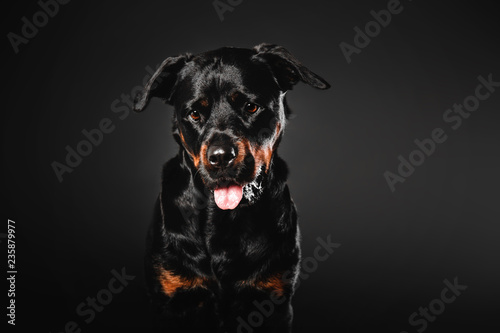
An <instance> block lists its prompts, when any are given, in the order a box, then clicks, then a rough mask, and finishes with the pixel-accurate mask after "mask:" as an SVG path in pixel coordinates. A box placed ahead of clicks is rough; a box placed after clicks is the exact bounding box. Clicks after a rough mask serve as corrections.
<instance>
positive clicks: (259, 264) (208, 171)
mask: <svg viewBox="0 0 500 333" xmlns="http://www.w3.org/2000/svg"><path fill="white" fill-rule="evenodd" d="M298 81H303V82H305V83H308V84H309V85H311V86H313V87H315V88H319V89H327V88H328V87H329V85H328V83H327V82H326V81H325V80H323V79H322V78H321V77H319V76H318V75H316V74H314V73H313V72H311V71H310V70H309V69H307V68H306V67H304V66H303V65H302V64H301V63H300V62H299V61H298V60H297V59H296V58H295V57H294V56H292V55H291V54H290V53H289V52H288V51H287V50H285V49H284V48H283V47H280V46H276V45H269V44H261V45H258V46H256V47H255V48H253V49H240V48H221V49H218V50H215V51H210V52H206V53H202V54H199V55H194V56H193V55H190V54H185V55H181V56H178V57H172V58H167V59H166V60H165V61H164V62H163V63H162V65H161V67H160V68H159V69H158V70H157V72H156V73H155V74H154V75H153V77H152V78H151V80H150V81H149V82H148V84H147V85H146V87H145V88H144V90H143V91H142V92H141V93H139V94H138V96H136V100H135V107H134V108H135V110H136V111H142V110H143V109H144V108H145V107H146V105H147V104H148V101H149V99H150V98H151V97H159V98H161V99H163V100H164V101H165V102H166V103H168V104H171V105H173V106H174V107H175V113H174V117H173V124H174V127H173V128H174V137H175V139H176V141H177V142H178V143H179V146H180V150H179V153H178V155H177V156H176V157H174V158H173V159H172V160H170V161H169V162H168V163H166V165H165V166H164V169H163V181H162V191H161V193H160V196H159V199H158V203H157V207H156V218H155V221H154V223H153V224H152V227H151V229H150V234H149V239H148V253H147V258H146V273H147V279H148V280H149V281H148V282H149V287H150V293H151V296H152V298H153V300H154V302H155V303H156V304H157V305H158V309H159V312H160V313H161V315H162V318H163V319H162V320H163V322H164V323H165V325H166V326H167V327H168V328H170V329H172V328H174V327H178V328H180V329H181V330H182V331H183V332H185V331H187V330H188V329H189V328H198V330H197V331H198V332H204V331H214V332H236V331H237V332H250V331H265V332H271V331H272V332H289V331H290V326H291V319H292V309H291V305H290V302H291V297H292V294H293V291H294V284H295V281H296V277H297V273H298V269H299V261H300V248H299V230H298V228H297V214H296V210H295V206H294V203H293V201H292V199H291V198H290V193H289V190H288V186H287V185H286V180H287V173H288V171H287V167H286V165H285V162H284V161H283V160H282V159H281V158H279V157H278V154H277V147H278V144H279V142H280V140H281V136H282V134H283V130H284V129H285V124H286V119H287V116H288V115H289V114H290V110H289V108H288V106H287V103H286V100H285V93H286V92H287V91H288V90H290V89H292V87H293V86H294V85H295V84H296V83H297V82H298ZM171 331H172V330H170V332H171Z"/></svg>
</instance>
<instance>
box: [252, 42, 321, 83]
mask: <svg viewBox="0 0 500 333" xmlns="http://www.w3.org/2000/svg"><path fill="white" fill-rule="evenodd" d="M254 50H255V51H256V52H257V54H256V55H255V57H257V58H260V59H263V60H264V61H265V62H266V63H267V64H268V65H269V66H270V68H271V71H272V72H273V74H274V76H275V77H276V80H277V81H278V84H279V85H280V88H281V89H282V90H283V91H287V90H290V89H292V88H293V86H294V85H295V84H297V82H299V81H302V82H305V83H307V84H309V85H311V86H313V87H314V88H318V89H328V88H330V85H329V84H328V82H326V81H325V79H323V78H322V77H320V76H319V75H317V74H315V73H313V72H312V71H311V70H309V69H308V68H307V67H305V66H304V65H302V64H301V63H300V61H298V60H297V58H295V57H294V56H293V55H292V54H291V53H290V52H288V50H287V49H285V48H284V47H282V46H279V45H273V44H266V43H264V44H260V45H257V46H255V47H254Z"/></svg>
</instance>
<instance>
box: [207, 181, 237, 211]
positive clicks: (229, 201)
mask: <svg viewBox="0 0 500 333" xmlns="http://www.w3.org/2000/svg"><path fill="white" fill-rule="evenodd" d="M242 198H243V186H241V185H234V184H233V185H229V186H226V187H219V188H216V189H215V190H214V200H215V204H216V205H217V207H219V208H220V209H223V210H227V209H235V208H236V207H238V205H239V203H240V201H241V199H242Z"/></svg>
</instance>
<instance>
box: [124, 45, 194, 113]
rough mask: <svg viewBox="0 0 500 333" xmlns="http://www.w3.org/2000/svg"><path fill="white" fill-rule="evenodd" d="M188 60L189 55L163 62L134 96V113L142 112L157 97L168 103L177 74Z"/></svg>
mask: <svg viewBox="0 0 500 333" xmlns="http://www.w3.org/2000/svg"><path fill="white" fill-rule="evenodd" d="M190 58H191V55H190V54H185V55H180V56H177V57H170V58H167V59H165V60H163V62H162V63H161V65H160V67H159V68H158V70H157V71H156V72H155V73H154V74H153V76H152V77H151V79H149V81H148V83H147V84H146V86H145V87H144V89H143V90H142V91H140V92H139V93H137V95H136V96H135V99H134V111H136V112H141V111H142V110H144V108H145V107H146V106H147V105H148V102H149V99H150V98H151V97H159V98H161V99H162V100H163V101H164V102H166V103H170V97H171V96H172V92H173V88H174V86H175V83H176V81H177V74H178V73H179V71H180V70H181V69H182V68H183V67H184V65H185V64H186V62H187V61H188V60H189V59H190Z"/></svg>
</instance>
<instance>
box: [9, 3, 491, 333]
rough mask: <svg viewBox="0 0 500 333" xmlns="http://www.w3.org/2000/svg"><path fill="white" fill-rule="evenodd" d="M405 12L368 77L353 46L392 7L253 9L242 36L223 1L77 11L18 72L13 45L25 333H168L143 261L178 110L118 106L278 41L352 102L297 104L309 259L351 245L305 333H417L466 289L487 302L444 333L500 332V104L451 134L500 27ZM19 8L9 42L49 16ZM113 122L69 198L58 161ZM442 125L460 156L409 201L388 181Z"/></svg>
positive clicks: (309, 301) (28, 6)
mask: <svg viewBox="0 0 500 333" xmlns="http://www.w3.org/2000/svg"><path fill="white" fill-rule="evenodd" d="M401 3H402V5H403V8H404V9H403V11H402V12H401V13H400V14H398V15H395V16H393V18H392V21H391V23H390V24H389V25H388V26H387V27H386V28H383V29H382V31H381V32H380V33H379V35H378V36H376V37H374V38H373V39H372V40H371V42H370V44H369V45H368V46H367V47H366V48H364V49H362V51H361V53H359V54H354V55H353V57H352V62H351V63H350V64H348V63H347V62H346V60H345V58H344V56H343V54H342V52H341V50H340V48H339V43H341V42H347V43H349V44H352V43H353V38H354V34H355V32H354V30H353V28H354V27H355V26H359V27H361V28H362V27H364V25H365V23H367V22H368V21H370V20H372V17H371V15H370V11H371V10H375V11H379V10H381V9H385V8H386V7H387V1H385V0H383V1H319V0H310V1H272V2H271V1H263V0H259V1H249V0H245V1H243V2H242V3H241V4H240V5H238V6H236V7H234V10H233V11H232V12H226V13H225V14H224V16H225V18H224V21H220V19H219V17H218V16H217V13H216V11H215V10H214V8H213V5H212V1H126V2H123V1H122V2H118V1H115V2H83V1H73V2H70V3H69V4H67V5H64V6H61V8H60V10H59V13H58V14H57V15H56V16H55V17H54V18H51V19H50V21H49V22H48V24H47V25H46V26H45V27H43V28H40V31H39V32H38V34H37V35H36V36H35V37H34V38H33V39H32V40H30V42H29V43H28V44H27V45H21V46H20V52H19V53H18V54H14V52H13V50H12V48H11V46H10V44H9V41H8V39H7V38H6V37H5V38H4V47H5V51H4V54H6V58H7V59H6V60H4V61H3V63H2V67H3V71H2V72H3V73H4V75H5V76H4V82H5V87H4V89H3V90H2V92H3V93H2V95H3V96H2V100H3V112H2V115H3V136H4V144H3V158H4V160H3V165H4V184H5V186H4V196H6V197H7V200H6V202H7V203H6V209H5V212H6V216H5V218H4V221H6V219H7V218H10V219H13V220H15V221H16V223H17V229H16V232H17V236H16V237H17V238H16V244H17V266H18V271H19V274H18V280H17V326H16V327H17V328H18V329H19V331H23V332H32V331H33V330H34V329H35V328H36V330H37V331H39V332H61V331H63V329H64V326H65V324H66V322H68V321H75V322H77V323H78V324H79V325H80V327H81V329H82V332H100V331H104V329H106V328H107V329H108V331H113V332H114V331H120V329H123V330H124V331H127V330H128V329H132V328H135V330H136V331H137V330H139V331H148V329H147V327H148V326H149V324H148V323H149V315H148V312H147V310H146V306H145V302H146V298H145V295H144V290H145V287H144V281H143V273H142V256H143V251H144V238H145V233H146V228H147V225H148V223H149V220H150V217H151V213H152V208H153V204H154V201H155V198H156V196H157V194H158V191H159V184H160V170H161V166H162V164H163V163H164V162H165V161H166V160H167V159H169V158H170V157H172V156H174V154H175V153H176V146H175V142H174V141H173V139H172V136H171V133H170V129H171V125H170V118H171V109H170V108H169V107H167V106H165V105H163V104H162V103H160V102H159V101H153V102H152V103H151V104H150V107H149V109H148V110H147V111H146V112H145V113H143V114H130V115H129V116H128V117H126V118H125V119H123V120H120V119H119V116H120V115H121V114H122V113H118V114H117V113H113V111H112V109H111V104H112V102H113V101H114V100H115V99H119V98H120V96H121V94H122V93H124V94H130V92H131V89H132V88H133V87H134V86H136V85H139V84H141V82H142V80H143V78H144V76H145V75H146V74H147V70H146V67H147V66H150V67H154V66H156V65H157V64H159V63H160V62H161V61H162V60H163V59H164V58H165V57H168V56H173V55H177V54H179V53H182V52H186V51H188V52H193V53H197V52H201V51H205V50H208V49H214V48H218V47H221V46H239V47H252V46H254V45H256V44H259V43H261V42H270V43H276V44H280V45H283V46H285V47H286V48H287V49H289V50H290V51H291V52H292V53H293V54H295V55H296V56H297V57H298V58H299V59H300V60H301V61H302V62H303V63H304V64H306V65H307V66H308V67H309V68H311V69H312V70H313V71H315V72H316V73H318V74H320V75H321V76H323V77H324V78H325V79H327V80H328V81H329V82H330V83H331V84H332V89H330V90H327V91H316V90H314V89H313V88H311V87H308V86H306V85H303V84H301V85H298V86H297V87H296V88H295V89H294V90H293V91H291V92H290V93H289V94H288V96H289V103H290V105H291V107H292V109H293V111H294V115H295V116H294V119H292V120H291V121H290V122H289V126H288V127H287V130H286V134H285V137H284V140H283V141H282V145H281V147H280V154H281V155H282V156H283V157H284V158H285V160H286V161H287V163H288V165H289V167H290V170H291V175H290V181H289V184H290V188H291V191H292V195H293V198H294V200H295V202H296V204H297V206H298V210H299V214H300V225H301V229H302V234H303V242H302V248H303V254H304V256H311V255H312V254H313V250H314V248H315V247H316V245H317V242H316V238H317V237H322V238H326V236H327V235H331V239H332V241H333V242H336V243H340V244H341V246H340V247H339V248H338V249H337V250H336V251H335V252H334V253H333V254H332V255H331V256H330V257H329V258H328V260H326V261H324V262H320V263H319V265H318V268H317V269H316V270H315V271H314V272H312V273H311V274H310V276H309V277H308V279H306V280H304V281H302V283H301V286H300V288H299V290H298V291H297V294H296V297H295V298H294V306H295V331H296V332H312V331H314V332H318V331H320V329H321V331H323V330H322V329H325V331H326V330H328V332H368V331H384V332H401V331H408V332H416V327H411V326H410V324H409V323H408V317H409V316H410V315H411V314H412V313H413V312H415V311H418V309H419V307H421V306H422V307H426V306H428V305H429V302H431V301H432V300H434V299H435V298H438V297H439V296H440V293H441V290H442V289H443V287H444V284H443V280H444V279H449V280H453V278H454V277H458V281H459V282H460V283H461V284H465V285H467V286H468V289H467V290H465V291H464V292H463V293H462V295H461V296H460V297H458V298H457V299H456V301H455V302H453V303H452V304H449V305H446V309H445V311H444V312H443V313H442V314H441V315H439V316H438V317H437V319H436V320H435V321H434V322H432V323H429V326H428V328H427V330H426V331H427V332H462V331H464V332H465V331H468V332H474V331H476V332H478V331H486V329H488V328H492V327H498V319H497V318H498V311H499V306H498V304H499V301H500V289H499V287H498V281H500V269H499V262H500V258H499V254H500V251H499V250H500V246H499V242H498V236H499V231H500V227H499V222H500V221H499V220H500V219H499V216H500V214H499V213H500V210H499V193H498V186H499V176H498V171H499V166H500V163H499V162H500V161H499V148H498V143H499V141H498V139H499V134H498V127H499V125H500V124H499V121H498V120H499V116H498V112H499V111H500V110H499V106H500V88H498V91H497V92H495V93H493V94H492V95H491V97H490V98H489V99H487V100H486V101H483V102H481V104H480V107H479V109H478V110H477V111H476V112H474V113H473V114H472V115H471V116H470V117H469V118H468V119H466V120H464V121H463V124H462V126H461V127H460V128H459V129H457V130H456V131H453V130H451V129H450V126H449V125H448V124H446V123H444V122H443V120H442V115H443V113H444V112H445V110H446V109H448V108H450V107H452V106H453V104H454V103H462V102H463V100H464V98H465V97H467V96H469V95H471V94H473V93H474V89H475V88H476V86H477V84H478V81H477V77H478V76H479V75H482V76H484V77H487V76H488V74H490V73H492V74H493V79H494V80H496V81H500V66H499V59H500V52H499V37H498V31H500V29H499V28H500V27H499V23H498V21H499V20H498V11H497V10H496V9H494V8H493V7H492V6H493V4H492V2H483V3H480V2H470V4H468V5H467V4H462V3H460V4H457V3H456V2H452V1H444V2H443V1H440V2H439V3H440V4H435V2H433V1H424V0H418V1H417V0H415V1H409V0H402V2H401ZM10 6H12V7H11V8H4V9H3V11H2V12H3V13H2V17H3V19H2V20H3V22H5V23H6V24H5V27H4V30H3V31H4V35H7V33H8V32H15V33H18V34H19V33H20V31H21V27H22V24H23V23H22V21H21V18H22V17H23V16H26V17H29V18H30V17H32V15H33V14H34V13H36V12H37V11H38V10H39V6H38V5H37V4H36V2H35V1H25V2H24V3H23V2H18V3H17V4H15V5H13V4H11V5H10ZM103 118H109V119H111V120H112V122H113V125H114V126H115V129H114V131H113V132H112V133H110V134H106V135H105V136H104V140H103V142H102V143H101V144H100V145H99V146H98V147H94V149H93V152H92V153H91V154H90V155H89V156H88V157H85V158H84V159H83V161H82V162H81V164H80V165H79V166H78V167H76V168H75V169H74V171H73V172H72V173H71V174H65V175H64V181H63V182H62V183H60V182H58V180H57V178H56V176H55V174H54V172H53V170H52V168H51V163H52V162H53V161H59V162H64V158H65V155H66V151H65V146H66V145H69V146H71V147H73V148H74V147H75V146H76V145H77V143H78V142H79V141H80V140H82V139H84V136H83V135H82V133H81V131H82V130H83V129H87V130H90V129H93V128H95V127H97V126H98V124H99V121H100V120H101V119H103ZM436 127H442V128H443V129H444V130H445V132H446V134H447V135H448V140H447V141H446V142H445V143H443V144H440V145H438V146H437V148H436V151H435V153H434V154H433V155H432V156H430V157H429V158H427V159H426V160H425V162H424V163H423V164H422V165H421V166H419V167H417V168H416V170H415V172H414V173H413V175H411V176H410V177H409V178H408V179H407V180H406V181H405V182H404V183H402V184H397V185H396V191H395V192H391V190H390V189H389V187H388V185H387V183H386V181H385V180H384V177H383V173H384V172H385V171H386V170H389V171H391V172H396V169H397V166H398V163H399V162H398V155H403V156H405V157H408V155H409V154H410V152H412V151H413V150H414V149H415V148H416V146H415V144H414V143H413V141H414V140H415V139H424V138H428V137H429V136H430V132H431V130H433V129H434V128H436ZM5 230H6V227H2V230H1V231H0V232H2V233H5V232H6V231H5ZM4 245H5V241H4V242H3V243H2V251H4V250H5V246H4ZM3 263H4V259H2V265H3ZM2 267H3V266H2ZM122 267H126V271H127V273H129V274H132V275H135V276H136V279H135V280H134V281H132V282H131V283H130V284H129V286H127V288H126V289H125V290H124V291H123V292H122V293H120V294H118V295H115V296H114V298H113V300H112V302H111V303H110V304H108V305H107V306H106V307H105V308H104V310H103V311H102V312H100V313H97V315H96V318H95V320H94V321H93V322H91V323H89V324H87V323H84V321H83V319H82V317H80V316H78V315H77V314H76V313H75V308H76V307H77V306H78V304H80V303H81V302H84V301H85V300H86V298H87V297H89V296H90V297H95V295H96V294H97V293H98V292H99V291H100V290H101V289H102V288H105V287H106V286H107V283H108V281H109V280H110V278H111V277H112V275H111V270H112V269H117V270H120V269H121V268H122ZM5 304H6V303H5ZM4 320H5V316H4ZM111 328H113V329H111ZM141 328H143V329H141Z"/></svg>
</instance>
